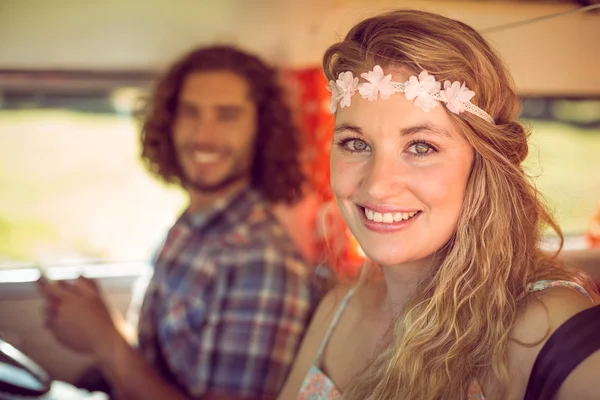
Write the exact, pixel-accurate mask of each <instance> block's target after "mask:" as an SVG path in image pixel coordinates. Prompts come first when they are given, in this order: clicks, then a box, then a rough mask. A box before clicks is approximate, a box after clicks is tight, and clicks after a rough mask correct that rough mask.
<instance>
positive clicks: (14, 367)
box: [0, 339, 52, 398]
mask: <svg viewBox="0 0 600 400" xmlns="http://www.w3.org/2000/svg"><path fill="white" fill-rule="evenodd" d="M51 384H52V380H51V379H50V377H49V376H48V374H47V373H46V371H44V370H43V369H42V368H41V367H40V366H39V365H37V364H36V363H35V362H33V360H31V359H30V358H29V357H27V356H26V355H25V354H23V353H22V352H21V351H19V350H18V349H17V348H15V347H14V346H12V345H11V344H9V343H7V342H5V341H3V340H1V339H0V398H2V396H3V395H9V396H10V395H17V396H27V397H39V396H43V395H44V394H46V393H48V391H50V386H51Z"/></svg>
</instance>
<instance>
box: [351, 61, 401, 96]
mask: <svg viewBox="0 0 600 400" xmlns="http://www.w3.org/2000/svg"><path fill="white" fill-rule="evenodd" d="M360 76H361V77H363V78H364V79H366V80H367V81H368V82H364V83H361V84H360V85H358V92H359V93H360V95H361V96H362V97H363V99H367V100H369V101H373V100H377V94H378V93H379V95H380V96H381V98H382V99H384V100H387V99H389V98H390V96H391V95H392V94H393V93H394V91H395V90H394V88H393V87H392V85H390V82H391V80H392V74H388V75H385V76H384V75H383V69H381V67H380V66H379V65H376V66H375V67H373V71H369V72H367V73H362V74H360Z"/></svg>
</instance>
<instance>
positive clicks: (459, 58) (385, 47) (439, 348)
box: [280, 11, 600, 400]
mask: <svg viewBox="0 0 600 400" xmlns="http://www.w3.org/2000/svg"><path fill="white" fill-rule="evenodd" d="M323 65H324V69H325V73H326V75H327V77H328V78H329V79H330V80H331V81H330V84H329V89H330V90H331V92H332V104H331V109H332V112H335V113H336V125H335V131H334V138H333V140H334V146H333V149H332V152H331V183H332V188H333V192H334V194H335V197H336V200H337V203H338V206H339V208H340V211H341V213H342V215H343V217H344V219H345V221H346V223H347V224H348V226H349V227H350V229H351V230H352V232H353V234H354V235H355V237H356V239H357V240H358V242H359V243H360V245H361V247H362V249H363V250H364V252H365V254H366V255H367V256H368V258H369V260H370V263H369V266H368V268H365V270H364V273H363V276H362V277H361V279H360V281H359V282H358V283H357V284H356V285H353V286H351V287H338V288H336V289H334V290H333V291H332V292H331V293H330V294H329V295H327V296H326V298H325V299H324V300H323V302H322V303H321V305H320V307H319V309H318V311H317V313H316V315H315V318H314V320H313V322H312V326H311V328H309V332H308V333H307V335H306V337H305V341H304V343H303V345H302V347H301V350H300V353H299V356H298V358H297V360H296V363H295V366H294V367H293V369H292V372H291V374H290V376H289V378H288V381H287V384H286V386H285V387H284V390H283V392H282V393H281V395H280V399H283V400H288V399H335V398H343V399H357V400H364V399H367V398H370V399H374V400H382V399H402V400H434V399H451V400H454V399H467V398H468V399H483V398H484V393H485V398H486V399H522V398H523V396H524V393H525V391H526V386H527V382H528V377H529V374H530V372H531V369H532V366H533V363H534V361H535V359H536V357H537V354H538V353H539V351H540V349H541V347H542V346H543V344H544V343H545V342H546V340H547V338H548V337H549V336H550V335H551V334H552V332H554V331H555V330H556V328H557V327H558V326H560V325H561V324H562V323H563V322H565V321H566V320H568V319H569V318H571V317H572V316H573V315H575V314H577V313H579V312H581V311H582V310H585V309H587V308H589V307H592V306H593V305H594V302H595V301H597V293H595V292H594V290H593V289H592V283H591V282H590V281H588V280H587V279H586V278H585V277H583V276H581V275H578V274H576V273H574V272H572V271H568V270H566V269H564V267H563V266H562V265H561V264H560V262H559V261H558V260H557V259H556V258H555V257H553V256H550V255H547V254H545V253H543V252H542V251H541V250H540V249H539V247H538V243H539V241H540V236H541V233H542V231H543V229H544V228H545V227H546V226H550V227H551V228H553V229H554V230H556V231H557V233H559V234H560V231H559V228H558V227H557V226H556V224H555V223H554V221H553V219H552V218H551V216H550V215H549V214H548V212H547V210H546V209H545V208H544V206H543V204H542V203H541V202H540V199H539V195H538V193H537V192H536V190H535V188H534V186H533V185H532V184H531V182H530V181H529V179H528V178H527V176H526V175H525V173H524V172H523V169H522V167H521V163H522V161H523V160H524V159H525V157H526V155H527V140H526V139H527V132H526V131H525V130H524V128H523V126H522V125H521V124H520V123H518V122H516V121H515V118H516V116H517V113H518V109H519V102H518V98H517V94H516V93H515V90H514V88H513V84H512V79H511V77H510V75H509V73H508V72H507V70H506V68H505V67H504V66H503V63H502V62H501V60H500V59H499V58H498V56H497V55H496V53H495V52H494V51H493V50H492V49H491V48H490V46H489V45H488V44H487V43H486V42H485V40H484V39H483V38H482V37H481V36H480V35H479V34H478V33H477V32H475V31H474V30H473V29H472V28H470V27H469V26H467V25H465V24H463V23H461V22H458V21H455V20H452V19H448V18H445V17H442V16H439V15H435V14H430V13H426V12H419V11H396V12H392V13H388V14H384V15H380V16H377V17H373V18H369V19H367V20H365V21H363V22H360V23H359V24H358V25H356V26H355V27H354V28H353V29H352V30H351V31H350V32H349V33H348V35H347V36H346V38H345V39H344V40H343V41H342V42H340V43H337V44H334V45H333V46H331V47H330V48H329V49H328V50H327V52H326V54H325V56H324V61H323ZM598 370H600V354H595V355H594V356H592V357H590V358H589V359H588V360H587V361H586V363H584V364H582V365H580V366H579V367H578V368H577V369H576V370H575V371H574V372H573V373H572V374H571V376H570V377H569V378H568V379H567V381H566V382H565V383H564V385H562V388H561V390H560V392H559V394H558V397H557V399H578V400H581V399H591V398H598V397H597V396H598V391H597V390H598V389H596V392H595V394H594V393H588V391H589V390H591V389H592V386H591V385H592V384H594V383H595V382H596V381H597V380H598V379H591V378H590V377H592V376H595V375H597V371H598ZM590 396H591V397H590ZM594 396H596V397H594Z"/></svg>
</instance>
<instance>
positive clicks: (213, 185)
mask: <svg viewBox="0 0 600 400" xmlns="http://www.w3.org/2000/svg"><path fill="white" fill-rule="evenodd" d="M180 150H181V151H180V153H179V154H180V157H182V156H184V155H187V156H189V153H190V152H193V151H196V150H200V151H219V152H220V153H221V154H223V155H225V157H227V158H230V159H231V164H230V165H231V167H230V168H229V170H228V171H227V172H226V174H225V175H224V176H223V177H221V179H218V180H216V181H215V180H207V179H205V177H203V176H202V175H197V174H194V173H191V172H190V171H186V168H185V165H184V164H185V163H183V162H181V161H180V166H179V168H180V171H181V173H182V180H183V182H182V183H183V186H184V187H186V188H187V189H191V190H194V191H196V192H200V193H206V194H212V193H218V192H220V191H223V190H225V189H227V188H228V187H230V186H232V185H235V184H236V183H238V182H240V181H243V180H246V179H248V177H249V176H250V175H251V166H250V165H247V163H246V162H245V161H244V160H243V158H242V157H239V155H238V157H236V154H235V153H234V152H233V151H232V149H231V148H229V147H224V148H215V147H214V146H209V145H191V146H189V145H188V146H185V147H184V148H182V149H180ZM186 153H187V154H186ZM180 160H181V159H180Z"/></svg>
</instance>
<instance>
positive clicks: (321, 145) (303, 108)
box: [283, 68, 363, 277]
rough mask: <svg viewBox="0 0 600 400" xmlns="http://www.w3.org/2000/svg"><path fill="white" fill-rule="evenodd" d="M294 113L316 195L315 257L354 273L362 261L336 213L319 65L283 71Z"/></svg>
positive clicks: (323, 82)
mask: <svg viewBox="0 0 600 400" xmlns="http://www.w3.org/2000/svg"><path fill="white" fill-rule="evenodd" d="M283 83H284V87H286V89H287V90H288V91H289V97H290V102H291V103H292V106H293V109H294V110H295V113H296V114H295V117H296V119H297V122H298V124H299V126H300V127H301V129H302V132H303V139H304V140H303V142H304V143H303V145H304V155H305V159H304V162H305V166H306V170H307V172H308V174H307V175H308V177H309V179H310V183H311V184H312V187H313V188H314V195H315V196H316V200H317V201H316V207H315V208H314V210H313V211H312V212H314V213H315V215H314V216H310V217H314V221H315V225H316V226H315V235H314V237H313V240H314V247H315V261H316V262H319V263H323V264H325V265H327V266H328V267H331V268H333V269H334V270H335V271H336V272H337V274H338V275H340V276H342V277H347V276H355V275H356V273H357V272H358V270H359V267H360V266H361V265H362V263H363V257H362V252H361V250H360V248H359V246H358V243H357V242H356V240H355V239H354V237H353V236H352V234H351V233H350V230H349V229H348V228H347V227H346V224H345V222H344V221H343V219H342V218H341V215H340V214H339V211H338V208H337V205H336V204H335V201H334V199H333V195H332V193H331V186H330V183H329V151H330V150H331V136H332V133H333V125H334V118H333V116H332V115H331V113H330V112H329V103H330V98H331V97H330V93H329V91H328V90H327V89H326V88H325V86H326V85H327V80H326V78H325V76H324V74H323V72H322V71H321V69H320V68H306V69H301V70H288V71H284V74H283Z"/></svg>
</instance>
